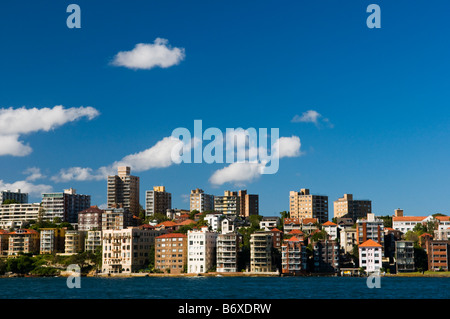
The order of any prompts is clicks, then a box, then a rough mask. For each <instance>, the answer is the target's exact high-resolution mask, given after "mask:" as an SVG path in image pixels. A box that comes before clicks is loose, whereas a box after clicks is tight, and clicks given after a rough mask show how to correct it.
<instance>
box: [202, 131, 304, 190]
mask: <svg viewBox="0 0 450 319" xmlns="http://www.w3.org/2000/svg"><path fill="white" fill-rule="evenodd" d="M300 147H301V142H300V138H299V137H298V136H292V137H281V138H279V139H277V140H276V141H275V143H273V145H272V151H271V153H272V154H276V152H277V151H278V158H279V159H281V158H283V157H298V156H300V155H301V152H300ZM249 148H250V147H249ZM258 152H259V154H267V152H266V150H263V149H261V148H259V149H258ZM266 164H267V163H266V162H265V161H259V162H257V163H252V162H250V161H247V162H243V163H232V164H230V165H228V166H226V167H224V168H222V169H219V170H217V171H215V172H214V173H213V175H212V176H211V177H210V179H209V181H210V182H211V183H212V184H214V185H222V184H225V183H234V184H236V185H244V183H246V182H252V181H254V180H256V179H257V178H259V177H260V176H261V175H262V174H263V172H264V170H265V168H266Z"/></svg>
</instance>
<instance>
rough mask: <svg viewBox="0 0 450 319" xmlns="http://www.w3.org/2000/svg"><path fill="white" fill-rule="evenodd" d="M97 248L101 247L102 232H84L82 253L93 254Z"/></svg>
mask: <svg viewBox="0 0 450 319" xmlns="http://www.w3.org/2000/svg"><path fill="white" fill-rule="evenodd" d="M98 247H102V231H101V230H89V231H87V232H86V239H85V242H84V251H90V252H95V250H96V249H97V248H98Z"/></svg>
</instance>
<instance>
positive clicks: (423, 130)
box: [0, 0, 450, 218]
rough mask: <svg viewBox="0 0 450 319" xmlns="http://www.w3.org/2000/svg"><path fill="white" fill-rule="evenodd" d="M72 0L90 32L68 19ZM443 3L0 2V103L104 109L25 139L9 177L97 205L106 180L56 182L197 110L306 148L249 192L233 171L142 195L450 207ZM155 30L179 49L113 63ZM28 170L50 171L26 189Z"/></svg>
mask: <svg viewBox="0 0 450 319" xmlns="http://www.w3.org/2000/svg"><path fill="white" fill-rule="evenodd" d="M71 3H76V4H78V5H79V6H80V8H81V26H82V27H81V29H69V28H67V26H66V19H67V17H68V15H69V13H66V8H67V6H68V5H69V4H71ZM370 3H377V4H378V5H379V6H380V8H381V26H382V27H381V29H369V28H367V26H366V19H367V17H368V15H369V13H366V8H367V6H368V5H369V4H370ZM449 10H450V4H448V2H446V1H435V2H433V5H432V6H431V5H429V4H426V3H425V2H420V3H419V2H415V3H411V2H410V1H395V3H393V2H392V1H356V0H354V1H351V0H348V1H341V2H339V3H337V2H336V1H331V0H325V1H320V2H312V1H258V2H256V1H247V2H245V3H242V1H189V2H184V1H131V2H130V1H79V0H75V1H40V2H39V3H36V2H35V1H14V2H12V1H9V2H2V3H1V4H0V39H1V42H0V43H1V50H0V72H1V75H2V76H1V77H0V88H1V89H0V109H1V108H2V109H8V108H12V109H19V108H21V107H25V108H27V109H31V108H37V109H43V108H53V107H54V106H56V105H63V106H64V108H66V109H68V108H80V107H87V106H90V107H92V108H94V109H95V110H96V111H97V112H98V114H97V115H96V116H93V117H92V118H89V117H88V116H86V115H85V116H81V117H80V118H78V119H77V120H74V121H68V122H67V123H64V124H62V125H59V126H58V127H55V128H53V129H51V130H48V131H45V130H36V131H32V132H28V133H23V134H20V137H18V139H19V140H20V141H21V142H23V144H24V145H28V146H29V147H30V148H31V149H32V151H31V152H30V153H29V154H27V155H22V156H15V155H8V154H5V155H1V156H0V181H1V182H0V184H1V185H2V186H3V185H4V186H17V185H26V186H27V187H34V188H33V190H34V193H33V194H32V195H31V196H30V197H31V198H30V200H31V201H38V200H40V197H39V196H38V193H39V190H40V189H50V188H51V189H53V190H54V191H61V190H62V189H64V188H69V187H73V188H75V189H77V191H78V192H79V193H83V194H91V195H92V204H96V205H101V204H104V203H106V181H105V180H104V179H87V180H67V181H57V179H55V178H52V177H55V176H57V175H58V174H59V173H60V172H61V170H65V169H69V168H71V167H82V168H90V169H92V170H93V171H96V170H97V169H99V168H100V167H105V166H108V165H111V164H112V163H114V162H116V161H119V160H121V159H123V158H124V157H126V156H127V155H130V154H134V153H138V152H141V151H144V150H146V149H149V148H151V147H152V146H154V145H155V144H156V143H158V142H159V141H161V140H162V139H164V137H167V136H170V134H171V132H172V130H173V129H175V128H177V127H186V128H188V129H190V130H193V124H194V120H195V119H201V120H202V121H203V126H204V128H208V127H217V128H220V129H221V130H223V131H225V129H226V128H238V127H242V128H244V129H245V128H249V127H254V128H279V129H280V136H283V137H292V136H297V137H299V138H300V140H301V149H300V151H301V156H295V157H286V158H282V159H280V169H279V171H278V173H277V174H274V175H262V176H260V177H259V178H256V179H254V180H250V181H248V182H246V183H244V184H245V186H242V185H240V184H242V183H239V185H236V184H235V183H225V184H222V185H213V184H212V183H211V182H210V181H209V179H210V177H211V176H212V175H213V174H214V172H216V171H217V170H219V169H222V168H224V167H225V166H226V164H180V165H171V166H168V167H163V168H152V169H146V170H142V171H139V172H135V171H133V174H134V175H138V176H140V178H141V204H144V194H145V190H147V189H151V188H152V187H153V186H155V185H165V186H166V189H167V190H168V191H170V192H172V194H173V195H172V196H173V207H177V208H188V207H189V204H188V202H187V201H186V198H185V195H188V194H189V192H190V190H191V189H193V188H197V187H199V188H202V189H204V190H205V191H207V192H208V193H212V194H216V195H221V194H222V193H223V191H224V190H227V189H230V190H238V189H241V188H244V189H247V190H248V191H249V193H256V194H259V195H260V210H261V214H262V215H274V214H278V212H280V211H283V210H287V209H288V207H289V206H288V204H289V202H288V196H289V191H291V190H299V189H300V188H310V189H311V191H312V193H317V194H326V195H328V196H329V201H330V203H331V202H332V201H334V200H336V199H337V198H338V197H340V196H342V194H344V193H353V194H354V197H355V198H360V199H371V200H372V206H373V210H374V212H375V213H376V214H377V215H386V214H392V213H393V212H394V209H396V208H403V209H404V210H405V214H407V215H427V214H430V213H435V212H442V213H448V210H449V207H450V196H449V195H448V194H449V192H450V186H449V184H448V181H449V180H450V171H449V169H448V158H449V157H450V150H449V147H448V145H449V141H450V130H449V129H448V128H449V125H450V110H449V107H448V106H449V99H450V97H449V93H448V92H449V91H448V87H449V84H450V83H449V82H450V80H449V77H448V74H450V72H449V71H450V70H449V69H450V60H449V58H448V57H449V56H450V45H449V43H448V41H447V37H448V30H449V26H448V24H447V13H448V11H449ZM156 38H162V39H167V41H168V46H169V47H170V48H182V49H183V50H184V54H185V55H184V58H183V59H182V60H181V61H179V63H178V64H175V65H173V66H170V67H167V68H160V67H154V68H152V69H149V70H146V69H130V68H127V67H121V66H117V65H113V64H112V63H111V62H112V61H114V59H115V57H116V55H117V54H118V53H119V52H123V51H130V50H133V48H134V47H135V46H136V44H138V43H145V44H152V43H154V41H155V39H156ZM309 110H314V111H316V112H318V113H319V114H321V117H319V118H318V122H317V123H312V122H292V119H293V118H294V116H296V115H298V116H302V114H304V113H305V112H307V111H309ZM324 119H328V121H329V122H324V121H323V120H324ZM19 124H20V123H19ZM330 124H332V125H330ZM2 130H4V128H1V127H0V135H1V134H2ZM0 137H1V136H0ZM30 168H35V169H38V171H39V173H40V174H41V176H36V177H35V178H32V179H29V180H28V184H24V183H22V184H20V183H18V182H20V181H22V182H23V181H25V180H26V178H27V176H28V175H27V174H24V171H26V170H27V169H30ZM132 170H133V168H132ZM39 185H40V186H39ZM38 186H39V187H38ZM43 187H44V188H43ZM45 187H46V188H45ZM183 195H184V196H183ZM332 211H333V210H332V205H330V218H331V217H332Z"/></svg>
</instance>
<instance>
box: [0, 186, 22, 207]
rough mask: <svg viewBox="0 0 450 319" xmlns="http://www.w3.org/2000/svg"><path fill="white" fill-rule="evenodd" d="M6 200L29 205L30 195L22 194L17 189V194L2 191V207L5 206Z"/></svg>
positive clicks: (0, 195)
mask: <svg viewBox="0 0 450 319" xmlns="http://www.w3.org/2000/svg"><path fill="white" fill-rule="evenodd" d="M5 200H12V201H14V202H15V203H16V204H26V203H28V193H22V192H21V191H20V189H16V191H15V192H12V191H10V190H3V191H0V205H1V204H3V202H4V201H5Z"/></svg>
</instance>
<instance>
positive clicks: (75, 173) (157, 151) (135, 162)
mask: <svg viewBox="0 0 450 319" xmlns="http://www.w3.org/2000/svg"><path fill="white" fill-rule="evenodd" d="M180 144H183V142H182V141H181V140H179V139H176V138H173V137H165V138H163V139H162V140H160V141H158V142H157V143H156V144H155V145H153V146H152V147H150V148H148V149H146V150H144V151H141V152H138V153H134V154H130V155H127V156H125V157H124V158H122V159H121V160H119V161H116V162H114V163H112V164H111V165H108V166H102V167H100V168H98V169H97V170H95V171H94V170H93V169H92V168H89V167H71V168H67V169H61V170H60V172H59V173H58V175H56V176H53V177H52V180H53V181H55V182H68V181H73V180H75V181H89V180H102V179H106V178H107V176H108V175H115V174H117V167H119V166H130V167H131V168H132V170H133V171H134V172H142V171H146V170H149V169H153V168H164V167H168V166H171V165H172V164H174V163H176V161H173V159H172V151H173V149H174V148H175V147H177V146H178V145H180ZM187 147H191V146H190V145H189V146H187Z"/></svg>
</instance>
